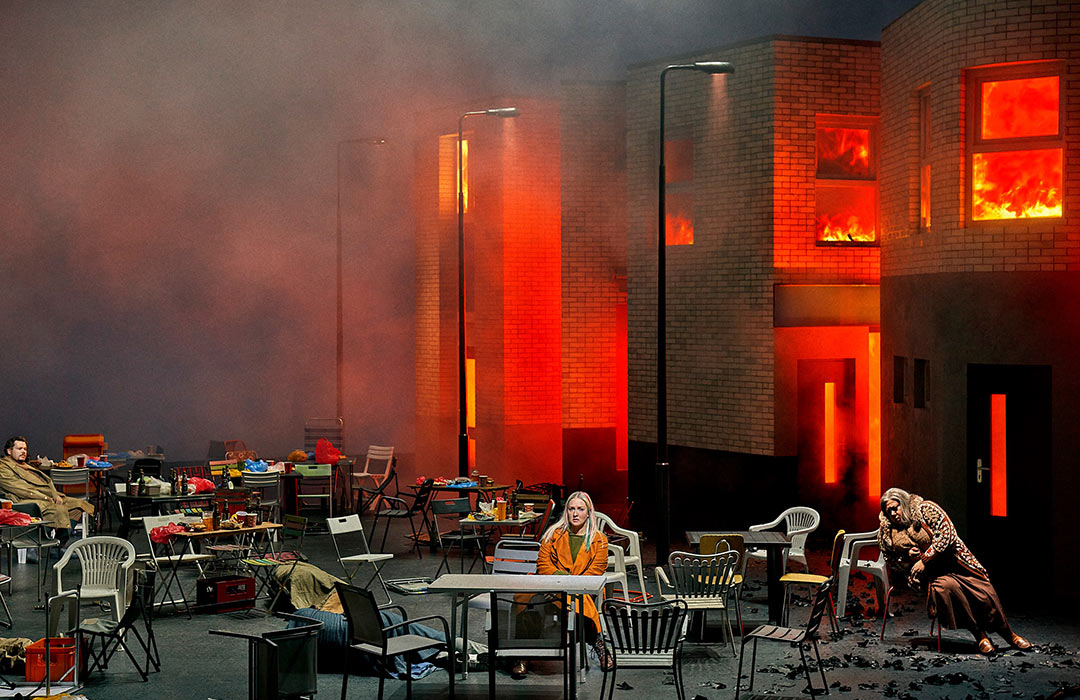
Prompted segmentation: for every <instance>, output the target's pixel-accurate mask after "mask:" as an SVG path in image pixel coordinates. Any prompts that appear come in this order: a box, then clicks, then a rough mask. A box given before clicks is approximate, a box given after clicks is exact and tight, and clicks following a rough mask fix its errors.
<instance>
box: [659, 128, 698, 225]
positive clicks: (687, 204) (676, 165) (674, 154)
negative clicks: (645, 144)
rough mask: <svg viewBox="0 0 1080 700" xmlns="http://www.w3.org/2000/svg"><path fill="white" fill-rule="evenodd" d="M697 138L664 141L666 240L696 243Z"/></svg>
mask: <svg viewBox="0 0 1080 700" xmlns="http://www.w3.org/2000/svg"><path fill="white" fill-rule="evenodd" d="M693 188H694V140H693V139H671V140H667V141H665V142H664V228H665V229H666V230H665V233H664V241H665V243H667V245H693V244H694V189H693Z"/></svg>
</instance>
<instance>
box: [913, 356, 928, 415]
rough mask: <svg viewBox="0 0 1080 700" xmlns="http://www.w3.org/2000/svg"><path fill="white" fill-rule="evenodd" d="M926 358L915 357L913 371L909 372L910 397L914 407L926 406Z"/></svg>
mask: <svg viewBox="0 0 1080 700" xmlns="http://www.w3.org/2000/svg"><path fill="white" fill-rule="evenodd" d="M927 365H928V363H927V361H926V360H920V359H919V358H915V367H914V371H913V372H912V373H911V398H912V402H913V404H914V405H915V408H926V402H927V400H928V397H929V394H928V393H927V388H928V382H929V376H928V367H927Z"/></svg>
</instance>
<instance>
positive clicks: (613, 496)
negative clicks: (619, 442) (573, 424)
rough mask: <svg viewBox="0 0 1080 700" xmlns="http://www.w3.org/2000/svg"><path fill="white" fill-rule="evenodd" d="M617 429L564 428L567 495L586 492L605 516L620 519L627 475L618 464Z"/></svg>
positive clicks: (564, 475) (564, 480)
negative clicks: (574, 492)
mask: <svg viewBox="0 0 1080 700" xmlns="http://www.w3.org/2000/svg"><path fill="white" fill-rule="evenodd" d="M615 440H616V431H615V428H563V480H562V482H563V484H564V485H565V486H566V489H567V490H566V494H567V495H569V494H570V493H571V492H572V491H575V490H577V489H578V488H579V484H580V488H582V489H584V490H585V492H586V493H588V494H589V496H590V497H591V498H592V500H593V505H594V506H595V507H596V509H597V510H599V511H600V512H601V513H607V514H608V515H610V516H611V517H613V518H614V517H616V516H618V515H619V513H620V512H621V511H622V509H623V507H624V505H625V503H626V472H625V471H619V470H618V467H617V465H616V453H617V450H616V446H615Z"/></svg>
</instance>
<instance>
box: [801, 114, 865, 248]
mask: <svg viewBox="0 0 1080 700" xmlns="http://www.w3.org/2000/svg"><path fill="white" fill-rule="evenodd" d="M815 199H816V201H815V206H814V222H815V224H814V232H815V235H816V239H817V242H818V243H819V244H827V245H844V244H849V245H850V244H854V245H859V244H862V245H866V244H873V243H875V242H876V241H877V210H878V207H877V148H876V133H875V128H874V124H873V122H872V121H871V120H869V119H865V118H859V117H818V122H817V182H816V187H815Z"/></svg>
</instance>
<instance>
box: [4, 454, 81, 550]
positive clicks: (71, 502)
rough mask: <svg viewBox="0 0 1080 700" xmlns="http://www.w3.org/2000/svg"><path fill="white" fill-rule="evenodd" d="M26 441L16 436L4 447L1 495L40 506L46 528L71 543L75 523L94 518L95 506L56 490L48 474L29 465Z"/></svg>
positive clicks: (18, 501) (61, 539)
mask: <svg viewBox="0 0 1080 700" xmlns="http://www.w3.org/2000/svg"><path fill="white" fill-rule="evenodd" d="M26 455H27V448H26V438H24V437H22V436H21V435H16V436H15V437H13V438H10V439H8V441H7V443H5V444H4V456H2V457H0V493H2V494H4V495H5V496H7V497H8V498H10V499H11V500H13V501H15V502H16V503H36V504H37V506H38V508H40V509H41V517H42V520H44V522H45V524H46V525H49V526H50V527H55V528H56V536H57V538H59V539H60V541H61V542H63V541H65V540H67V538H68V534H69V530H70V528H71V521H72V520H79V519H81V518H82V514H83V513H86V514H87V515H93V514H94V506H92V505H90V504H89V503H87V502H86V501H84V500H82V499H80V498H71V497H69V496H66V495H64V494H63V493H60V492H59V491H57V490H56V487H55V486H54V485H53V482H52V479H50V478H49V476H48V474H46V473H45V472H43V471H41V470H39V469H36V468H34V467H33V466H32V465H31V464H30V463H29V462H27V461H26Z"/></svg>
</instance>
